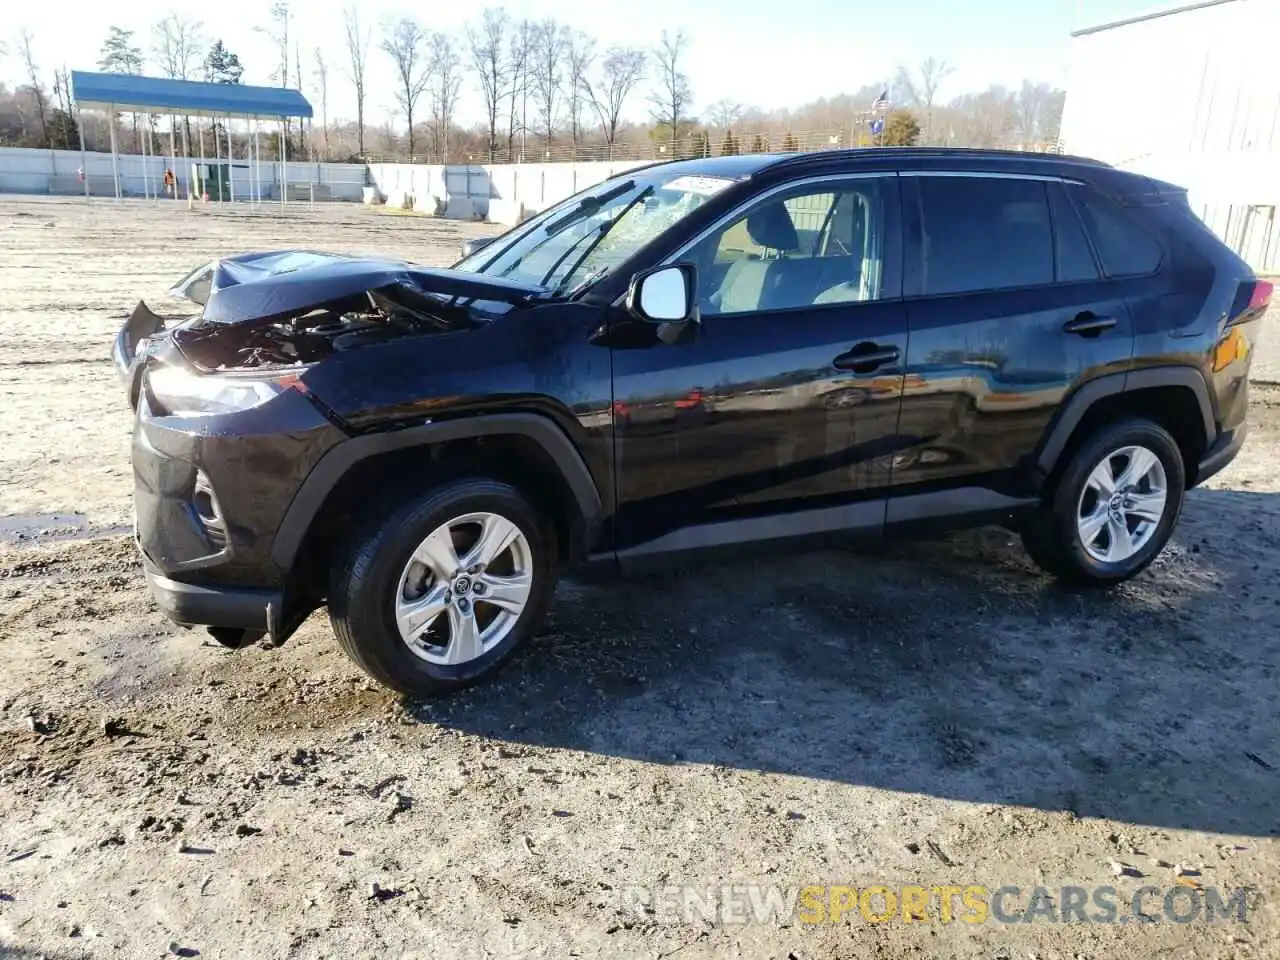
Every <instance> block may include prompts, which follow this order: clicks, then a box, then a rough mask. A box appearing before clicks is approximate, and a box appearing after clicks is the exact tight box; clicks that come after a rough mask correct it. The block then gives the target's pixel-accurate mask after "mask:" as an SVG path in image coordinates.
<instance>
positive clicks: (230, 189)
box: [227, 113, 236, 203]
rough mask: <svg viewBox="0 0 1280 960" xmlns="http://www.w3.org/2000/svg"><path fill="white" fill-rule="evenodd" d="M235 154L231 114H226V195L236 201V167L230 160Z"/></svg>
mask: <svg viewBox="0 0 1280 960" xmlns="http://www.w3.org/2000/svg"><path fill="white" fill-rule="evenodd" d="M235 154H236V148H235V144H234V143H232V142H231V114H229V113H228V114H227V196H228V199H229V200H230V201H231V202H232V203H235V202H236V168H235V164H234V163H233V162H232V160H233V158H234V157H235Z"/></svg>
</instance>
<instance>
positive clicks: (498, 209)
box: [488, 199, 525, 227]
mask: <svg viewBox="0 0 1280 960" xmlns="http://www.w3.org/2000/svg"><path fill="white" fill-rule="evenodd" d="M524 219H525V212H524V204H523V203H521V202H520V201H519V200H498V199H493V200H490V201H489V216H488V220H489V222H490V223H504V224H506V225H507V226H509V227H515V226H519V225H520V224H521V223H523V222H524Z"/></svg>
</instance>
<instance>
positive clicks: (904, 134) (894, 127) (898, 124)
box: [884, 110, 920, 147]
mask: <svg viewBox="0 0 1280 960" xmlns="http://www.w3.org/2000/svg"><path fill="white" fill-rule="evenodd" d="M919 139H920V122H919V121H918V120H916V117H915V114H914V113H912V112H911V111H910V110H894V111H893V112H892V113H891V114H889V116H888V118H887V119H886V120H885V122H884V145H885V146H887V147H914V146H915V145H916V143H917V142H918V141H919Z"/></svg>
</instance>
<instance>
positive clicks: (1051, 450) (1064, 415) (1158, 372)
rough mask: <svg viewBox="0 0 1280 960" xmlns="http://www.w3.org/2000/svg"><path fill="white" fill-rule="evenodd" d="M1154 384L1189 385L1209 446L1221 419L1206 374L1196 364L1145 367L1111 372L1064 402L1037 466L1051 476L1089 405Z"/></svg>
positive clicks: (1044, 474)
mask: <svg viewBox="0 0 1280 960" xmlns="http://www.w3.org/2000/svg"><path fill="white" fill-rule="evenodd" d="M1151 387H1186V388H1187V389H1189V390H1190V391H1191V392H1192V393H1193V394H1194V395H1195V398H1196V403H1197V405H1198V406H1199V407H1200V416H1201V418H1202V419H1203V426H1204V438H1205V445H1206V447H1207V446H1209V445H1210V444H1212V443H1213V440H1214V438H1215V437H1216V436H1217V435H1218V421H1217V417H1216V416H1215V415H1214V411H1213V402H1212V401H1211V400H1210V399H1209V387H1208V384H1206V383H1205V379H1204V374H1203V373H1201V372H1200V370H1199V369H1198V368H1196V367H1190V366H1170V367H1146V368H1144V369H1141V370H1130V371H1128V372H1127V373H1111V374H1107V375H1106V376H1103V377H1098V378H1097V379H1096V380H1090V381H1089V382H1088V383H1086V384H1084V385H1082V386H1081V387H1080V388H1079V389H1077V390H1076V391H1075V392H1074V393H1073V394H1071V396H1070V398H1068V400H1067V402H1066V403H1065V404H1063V406H1062V410H1061V411H1060V412H1059V414H1058V417H1057V419H1056V420H1055V421H1054V423H1053V425H1052V426H1051V427H1050V428H1049V433H1048V435H1047V436H1046V437H1045V440H1044V443H1043V444H1042V445H1041V447H1040V452H1039V454H1038V456H1037V458H1036V465H1037V466H1038V467H1039V468H1040V470H1041V472H1042V475H1043V476H1048V475H1049V474H1050V473H1052V472H1053V469H1054V467H1056V466H1057V463H1058V458H1059V457H1060V456H1061V455H1062V451H1063V450H1064V449H1066V446H1067V441H1068V440H1070V439H1071V434H1072V433H1073V432H1074V431H1075V428H1076V427H1077V426H1078V425H1079V424H1080V421H1081V420H1083V419H1084V416H1085V414H1086V413H1088V412H1089V408H1090V407H1092V406H1093V405H1094V404H1095V403H1097V402H1098V401H1099V400H1101V399H1103V398H1104V397H1109V396H1114V395H1115V394H1119V393H1133V392H1134V391H1136V390H1145V389H1148V388H1151Z"/></svg>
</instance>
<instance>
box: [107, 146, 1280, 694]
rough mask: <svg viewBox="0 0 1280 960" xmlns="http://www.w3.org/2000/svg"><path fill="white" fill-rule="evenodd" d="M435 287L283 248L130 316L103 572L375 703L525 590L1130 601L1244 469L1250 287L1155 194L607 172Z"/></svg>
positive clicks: (468, 651) (738, 160)
mask: <svg viewBox="0 0 1280 960" xmlns="http://www.w3.org/2000/svg"><path fill="white" fill-rule="evenodd" d="M472 246H473V249H471V250H469V251H467V252H466V253H465V256H464V257H463V259H462V260H461V261H460V262H458V263H456V264H455V265H454V266H453V267H452V268H450V269H447V270H445V269H432V268H427V267H421V266H416V265H414V264H412V263H407V262H399V261H392V260H381V259H363V258H354V257H341V256H334V255H330V254H323V253H312V252H303V251H284V252H271V253H258V254H252V255H247V256H240V257H231V258H227V259H223V260H218V261H216V262H214V263H211V264H208V265H206V266H203V267H200V268H199V269H197V270H195V271H194V272H193V273H191V274H190V275H189V276H188V277H186V278H185V279H184V280H182V281H181V282H180V283H179V284H178V286H177V288H176V290H177V292H178V293H180V294H182V295H184V296H185V297H187V298H189V299H190V300H192V301H194V302H195V303H196V304H198V305H200V307H201V309H200V311H199V312H198V313H197V314H196V315H194V316H189V317H181V318H161V317H158V316H156V315H155V314H153V313H152V312H151V311H150V310H149V309H148V308H147V307H146V306H145V304H139V305H138V307H137V309H136V310H135V311H134V313H133V314H132V316H130V317H129V319H128V320H127V322H126V323H125V325H124V327H123V329H122V330H121V331H120V334H119V336H118V338H117V342H116V345H115V351H114V352H115V360H116V364H117V366H118V368H119V370H120V373H121V375H122V376H123V377H124V379H125V381H126V383H127V387H128V392H129V397H130V400H131V403H132V404H133V406H134V407H135V408H136V423H135V430H134V440H133V463H134V473H135V478H136V491H135V507H136V532H137V540H138V546H139V548H140V550H141V553H142V557H143V560H144V569H145V572H146V577H147V579H148V581H149V582H150V586H151V589H152V591H153V593H154V595H155V597H156V599H157V600H158V602H159V604H160V606H161V608H162V609H163V610H164V612H165V613H166V614H167V615H168V616H169V617H171V618H172V619H173V620H175V621H177V622H178V623H180V624H185V625H205V626H208V627H209V628H210V630H211V631H212V633H213V634H214V636H215V637H217V638H218V639H219V640H220V641H221V642H223V643H225V644H227V645H229V646H240V645H243V644H245V643H247V642H251V641H253V640H256V639H258V638H261V637H264V636H266V637H268V638H269V641H270V642H274V643H279V642H281V641H283V640H284V639H285V638H287V637H288V635H289V634H290V633H291V632H292V631H293V630H294V629H295V628H296V627H297V626H298V624H299V623H300V622H301V621H302V620H303V619H304V618H305V617H307V616H308V614H310V613H311V612H312V611H313V610H315V609H316V608H317V607H319V606H321V605H327V606H328V610H329V616H330V619H331V621H332V623H333V627H334V631H335V632H336V634H337V636H338V640H339V642H340V643H341V645H342V647H343V649H344V650H346V652H347V653H348V654H349V655H350V656H351V657H352V659H353V660H355V662H356V663H357V664H359V665H360V666H361V667H362V668H363V669H364V670H366V671H367V672H368V673H369V674H371V675H372V676H373V677H375V678H376V679H377V680H379V681H381V682H382V683H384V684H386V685H388V686H390V687H393V688H395V689H396V690H399V691H403V692H405V693H411V694H418V693H427V692H437V691H442V690H448V689H451V688H454V687H458V686H461V685H463V684H466V683H469V682H472V681H474V680H476V679H478V678H480V677H482V676H485V675H487V674H489V673H490V672H491V671H493V670H494V669H495V668H497V667H498V666H499V665H500V664H502V663H503V662H504V661H506V660H507V659H508V658H509V657H510V656H511V654H512V653H513V652H514V651H515V650H516V649H517V647H518V646H519V645H520V644H521V643H522V642H523V641H524V640H526V639H527V638H528V637H529V636H530V635H531V634H533V633H534V631H535V630H536V629H537V628H538V624H539V621H540V620H541V618H542V616H543V613H544V611H545V610H546V608H547V604H548V601H549V600H550V598H551V595H552V591H553V585H554V583H555V579H556V577H557V575H558V573H559V572H560V571H562V570H564V569H566V568H570V567H604V568H612V569H615V570H626V569H630V568H633V567H635V566H637V565H639V564H641V563H644V562H648V561H662V560H666V561H668V562H669V561H670V560H671V558H673V557H685V556H690V555H692V554H695V553H702V552H705V551H709V550H714V549H717V548H728V549H730V550H732V551H735V552H737V551H740V550H741V549H742V548H745V547H748V546H757V547H764V548H765V549H768V550H770V551H779V550H781V549H782V548H784V547H794V546H797V545H799V546H804V547H811V546H815V545H818V544H821V543H825V542H828V541H829V540H830V539H832V538H838V537H842V536H847V535H849V534H868V535H873V536H875V535H884V534H899V533H910V532H920V531H925V532H932V531H935V530H940V529H944V528H947V527H951V526H956V525H969V524H982V523H1000V524H1004V525H1006V526H1008V527H1010V528H1012V529H1015V530H1017V531H1019V532H1020V533H1021V535H1022V538H1023V540H1024V542H1025V544H1026V546H1027V548H1028V550H1029V552H1030V554H1031V556H1032V557H1033V558H1034V559H1035V561H1036V562H1037V563H1039V564H1040V565H1041V566H1042V567H1044V568H1045V569H1047V570H1049V571H1051V572H1052V573H1054V574H1056V575H1058V576H1060V577H1063V578H1066V579H1068V580H1072V581H1076V582H1080V583H1084V584H1095V585H1106V584H1112V583H1116V582H1119V581H1121V580H1124V579H1126V578H1128V577H1132V576H1133V575H1134V574H1136V573H1138V572H1139V571H1140V570H1142V569H1143V568H1144V567H1146V566H1147V564H1149V563H1150V562H1151V561H1152V559H1153V558H1154V557H1155V556H1156V554H1157V553H1159V551H1160V550H1161V549H1162V548H1163V547H1164V545H1165V543H1166V541H1167V540H1168V539H1169V536H1170V532H1171V531H1172V529H1173V527H1174V524H1175V523H1176V522H1177V520H1178V516H1179V513H1180V510H1181V507H1182V501H1183V493H1184V491H1185V490H1187V489H1188V488H1190V487H1192V486H1194V485H1195V484H1198V483H1201V482H1203V481H1204V480H1205V478H1207V477H1209V476H1210V475H1212V474H1213V473H1214V472H1215V471H1217V470H1219V469H1221V468H1222V467H1223V466H1225V465H1226V464H1227V463H1228V462H1229V461H1230V460H1231V459H1232V458H1233V457H1234V456H1235V454H1236V452H1237V451H1238V450H1239V449H1240V446H1241V444H1242V443H1243V441H1244V436H1245V414H1246V406H1247V403H1248V376H1247V374H1248V368H1249V364H1250V359H1251V357H1250V351H1251V346H1252V343H1253V341H1254V339H1255V337H1256V335H1257V331H1258V328H1259V326H1260V322H1259V320H1260V317H1261V316H1262V315H1263V313H1264V312H1265V309H1266V307H1267V304H1268V302H1269V299H1270V295H1271V286H1270V284H1268V283H1266V282H1265V281H1261V280H1258V279H1257V278H1255V277H1254V275H1253V274H1252V272H1251V271H1250V270H1249V268H1248V267H1247V266H1246V265H1245V263H1243V262H1242V261H1241V260H1240V258H1238V257H1237V256H1236V255H1235V254H1234V253H1232V252H1231V251H1230V250H1229V249H1228V248H1227V247H1226V246H1224V245H1223V244H1222V243H1220V242H1219V241H1218V240H1217V239H1216V238H1215V237H1214V236H1213V235H1212V234H1211V233H1210V232H1209V231H1208V230H1207V229H1205V227H1204V226H1203V225H1202V224H1201V223H1200V222H1199V220H1197V218H1196V216H1195V215H1194V213H1193V212H1192V210H1191V209H1190V207H1189V206H1188V204H1187V198H1186V195H1185V193H1184V192H1183V191H1182V190H1181V189H1179V188H1177V187H1175V186H1172V185H1170V184H1167V183H1162V182H1158V181H1153V180H1150V179H1147V178H1144V177H1141V176H1138V175H1135V174H1132V173H1126V172H1121V171H1118V170H1116V169H1113V168H1111V167H1109V166H1106V165H1103V164H1100V163H1094V162H1090V161H1086V160H1080V159H1072V158H1064V157H1057V156H1034V155H1027V154H1011V153H998V152H982V151H947V150H933V149H902V150H894V149H879V150H868V151H852V152H840V151H834V152H827V153H816V154H808V155H787V156H764V155H761V156H745V157H724V158H719V159H708V160H697V161H683V162H676V163H669V164H662V165H655V166H651V167H646V168H642V169H636V170H632V171H630V172H628V173H626V174H624V175H622V176H619V177H615V178H614V179H611V180H609V181H607V182H605V183H603V184H599V185H597V186H594V187H592V188H590V189H589V190H587V191H585V192H583V193H581V194H579V195H577V196H574V197H571V198H570V199H568V200H566V201H564V202H563V203H561V204H559V205H557V206H555V207H553V208H551V209H549V210H547V211H545V212H543V213H541V214H540V215H538V216H536V217H534V218H533V219H531V220H529V221H528V222H526V223H524V224H522V225H521V226H519V227H517V228H515V229H513V230H511V231H509V232H508V233H506V234H504V235H502V236H501V237H498V238H496V239H493V240H491V241H488V242H480V241H473V244H472Z"/></svg>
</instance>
